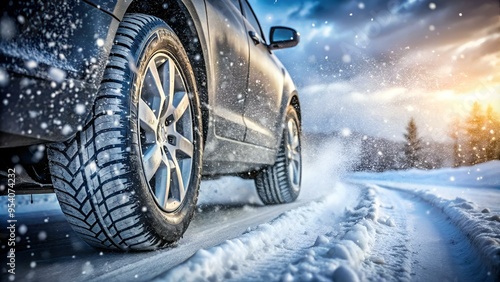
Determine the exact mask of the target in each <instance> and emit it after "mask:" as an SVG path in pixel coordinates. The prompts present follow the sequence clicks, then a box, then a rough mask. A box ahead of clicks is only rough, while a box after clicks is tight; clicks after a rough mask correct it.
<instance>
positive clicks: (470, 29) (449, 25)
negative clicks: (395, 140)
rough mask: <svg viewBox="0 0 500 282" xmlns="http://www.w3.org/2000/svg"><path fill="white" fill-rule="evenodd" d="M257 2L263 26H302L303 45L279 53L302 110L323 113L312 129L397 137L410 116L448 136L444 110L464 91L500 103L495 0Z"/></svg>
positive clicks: (457, 107) (450, 111)
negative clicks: (499, 100)
mask: <svg viewBox="0 0 500 282" xmlns="http://www.w3.org/2000/svg"><path fill="white" fill-rule="evenodd" d="M253 2H255V3H253V5H254V6H256V10H257V13H258V14H265V19H266V20H264V21H263V22H264V23H265V25H267V26H266V28H268V27H269V26H270V25H277V24H280V25H289V26H292V27H295V28H297V29H298V30H299V31H300V32H301V34H302V42H301V44H300V45H299V47H298V48H295V49H287V50H284V51H278V52H276V55H277V56H278V57H279V58H280V59H281V61H282V62H283V63H284V65H285V66H286V67H287V69H288V70H289V72H290V73H291V75H292V77H294V79H295V81H296V83H297V85H298V86H299V91H300V92H301V93H302V100H303V103H302V104H303V105H304V107H306V108H307V110H306V111H305V112H308V111H313V113H314V114H313V115H317V116H318V117H317V118H316V117H314V116H311V118H312V119H310V120H314V121H316V122H318V121H321V122H319V123H317V124H315V123H313V122H311V123H310V124H309V126H311V128H312V127H318V126H319V125H318V124H320V125H321V126H322V127H328V128H327V130H333V129H336V130H339V129H341V128H344V127H348V128H351V129H352V130H353V131H358V130H359V131H362V132H369V133H370V134H377V135H381V134H382V135H384V136H389V137H392V136H398V133H397V132H399V131H401V130H404V125H405V124H406V122H407V119H409V117H410V115H411V116H415V117H416V118H417V121H419V120H420V122H421V123H423V124H425V127H426V132H431V134H429V135H430V136H432V135H434V136H435V138H437V139H443V138H446V128H445V127H446V121H447V119H448V116H447V115H455V114H458V113H462V114H463V112H464V108H466V106H464V105H463V104H464V103H461V102H460V99H462V100H463V99H464V97H465V98H466V99H468V100H469V102H470V101H471V100H474V99H476V100H477V99H480V100H484V101H493V102H495V101H496V102H498V98H495V97H498V96H500V95H498V93H499V91H498V90H499V89H500V71H499V69H500V49H499V48H498V46H500V20H499V19H500V17H499V15H498V2H497V1H494V0H477V1H467V0H460V1H444V0H425V1H424V0H406V1H398V0H386V1H382V0H375V1H347V0H337V1H330V0H309V1H306V0H286V1H285V0H266V1H262V0H259V1H256V0H255V1H253ZM431 2H432V3H433V5H431V4H430V3H431ZM361 3H362V5H360V4H361ZM259 11H262V12H259ZM469 102H467V103H469ZM469 104H470V103H469ZM305 115H307V114H305ZM437 121H439V122H440V124H439V122H437ZM339 124H340V125H339ZM437 128H439V131H441V133H440V134H437V132H438V130H437ZM312 129H314V128H312Z"/></svg>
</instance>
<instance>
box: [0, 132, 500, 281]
mask: <svg viewBox="0 0 500 282" xmlns="http://www.w3.org/2000/svg"><path fill="white" fill-rule="evenodd" d="M346 152H349V151H348V150H346V148H345V144H343V143H342V142H336V141H329V142H327V143H326V144H324V145H317V146H311V147H309V151H308V152H307V154H306V155H305V156H304V159H305V162H306V165H305V167H306V168H311V167H312V168H314V169H306V170H305V171H304V179H303V191H302V193H301V195H300V196H299V198H298V200H297V201H296V202H294V203H292V204H289V205H278V206H264V205H263V204H262V203H261V202H260V200H259V198H258V196H257V194H256V192H255V188H254V186H253V181H250V180H242V179H239V178H236V177H224V178H221V179H218V180H211V181H203V182H202V185H201V191H200V198H199V203H198V204H199V205H198V211H197V213H196V215H195V217H194V219H193V222H192V224H191V226H190V227H189V228H188V230H187V232H186V234H185V236H184V238H182V239H181V240H180V241H179V242H178V243H177V244H175V245H173V246H172V247H170V248H167V249H163V250H160V251H157V252H154V253H150V254H148V253H139V254H130V253H129V254H110V253H103V252H100V251H95V250H93V249H91V248H88V247H85V246H82V243H81V242H80V241H79V239H78V238H77V237H76V234H73V233H71V231H70V228H69V227H62V228H63V229H62V230H65V229H64V228H67V229H66V230H65V231H62V232H63V233H61V231H60V229H59V228H61V226H63V225H66V226H67V224H66V223H65V222H64V221H63V220H64V218H63V217H62V215H60V216H58V215H56V214H60V213H61V211H60V209H59V207H58V204H57V199H56V198H55V196H54V195H34V197H33V201H34V204H31V203H30V196H29V195H17V196H16V204H17V207H16V212H17V213H18V217H19V219H20V222H22V224H21V225H20V226H19V227H18V232H19V233H18V235H19V236H20V237H21V238H23V239H22V240H24V238H26V237H28V236H29V237H30V238H35V240H36V241H38V242H40V241H43V242H46V244H47V247H43V246H33V247H32V248H31V249H30V250H28V251H27V252H33V253H35V256H36V259H29V260H27V261H26V266H21V265H20V266H19V267H20V268H22V267H25V268H27V269H29V273H30V275H31V276H30V277H44V279H45V278H50V277H52V276H51V274H50V273H53V272H54V271H56V270H57V269H58V267H59V265H60V264H58V263H57V262H62V261H64V262H65V270H64V273H63V274H61V276H60V277H59V278H60V279H65V278H67V277H70V276H68V275H73V276H71V277H77V278H75V279H76V280H78V281H84V280H86V279H92V280H96V281H104V280H107V279H110V278H111V279H112V280H113V279H115V280H116V279H120V280H135V279H136V278H137V279H142V280H151V279H156V281H178V280H186V279H188V280H190V281H196V280H201V281H206V280H210V281H220V280H228V281H241V280H245V281H332V280H334V281H335V280H336V281H365V280H375V281H387V280H389V281H391V280H403V281H406V280H415V279H417V280H422V281H428V280H455V279H459V280H467V281H475V280H486V281H488V280H494V279H495V277H500V273H498V270H499V269H500V256H499V254H500V240H499V238H498V234H500V205H499V203H500V184H499V180H498V176H497V175H498V171H500V162H498V161H493V162H489V163H484V164H480V165H476V166H473V167H460V168H444V169H439V170H432V171H424V170H408V171H387V172H383V173H365V172H357V173H348V174H347V173H346V169H347V168H348V165H346V164H348V163H349V159H350V158H349V156H348V155H347V154H349V153H346ZM4 200H5V197H2V199H1V201H2V202H0V203H1V204H5V203H4ZM47 210H52V211H53V214H51V215H50V216H39V217H38V218H36V217H35V218H33V217H34V216H36V213H33V212H38V211H47ZM28 214H29V216H28ZM24 215H26V217H24V218H23V216H24ZM49 217H50V222H48V220H49ZM61 220H62V221H61ZM33 221H37V222H39V223H38V224H40V226H41V227H37V226H36V225H33V223H32V222H33ZM44 224H46V225H44ZM50 226H56V227H54V228H57V230H56V229H51V228H50ZM58 233H61V234H69V238H68V235H66V237H64V238H62V237H63V236H59V235H56V234H58ZM59 237H61V238H59ZM56 238H57V240H56ZM59 240H60V241H61V242H59ZM77 243H80V245H78V244H77ZM40 244H41V243H40ZM60 244H62V245H72V244H76V245H75V246H79V247H78V248H80V250H84V253H85V254H84V255H80V253H78V249H71V250H68V251H59V248H60V246H61V245H60ZM40 248H42V249H40ZM56 249H57V250H58V251H56ZM40 250H43V252H42V251H40ZM44 252H49V253H53V254H55V255H53V256H52V257H51V259H50V261H47V260H46V259H44V258H43V257H40V255H39V253H44ZM59 252H63V254H64V255H63V256H60V257H58V256H57V254H58V253H59ZM75 252H76V253H75ZM19 255H20V257H21V256H24V257H30V256H29V253H27V254H23V253H22V251H21V253H20V254H19ZM70 257H74V258H73V259H69V258H70ZM32 265H34V266H35V267H33V266H32ZM103 265H106V267H103ZM111 266H112V269H113V270H112V271H110V268H109V267H111ZM42 272H43V273H45V274H43V273H42ZM27 273H28V272H27ZM75 275H76V276H75ZM127 277H128V278H127ZM26 278H27V279H28V278H29V277H28V276H26ZM28 280H29V279H28ZM55 280H57V279H55Z"/></svg>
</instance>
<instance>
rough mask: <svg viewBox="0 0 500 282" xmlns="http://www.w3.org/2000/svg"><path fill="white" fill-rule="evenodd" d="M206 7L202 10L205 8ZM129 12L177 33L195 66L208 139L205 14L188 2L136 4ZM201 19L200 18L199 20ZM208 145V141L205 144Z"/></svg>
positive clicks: (172, 1) (205, 133) (204, 135)
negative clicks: (157, 21) (156, 20)
mask: <svg viewBox="0 0 500 282" xmlns="http://www.w3.org/2000/svg"><path fill="white" fill-rule="evenodd" d="M204 7H205V6H204V4H203V9H204ZM126 13H143V14H147V15H151V16H155V17H158V18H160V19H162V20H164V21H165V22H166V23H167V24H168V25H169V26H170V27H171V28H172V29H173V30H174V32H175V33H176V34H177V36H178V37H179V39H180V41H181V42H182V45H183V46H184V48H185V50H186V53H187V55H188V57H189V61H190V62H191V65H192V66H193V71H194V74H195V78H196V86H197V88H198V94H199V99H200V104H201V112H202V126H203V131H202V136H203V140H206V136H207V133H208V124H209V107H208V105H209V98H208V97H209V95H208V69H207V65H209V63H208V62H207V53H206V51H207V39H206V36H205V30H206V27H204V26H205V25H206V24H205V23H204V22H202V19H201V18H203V19H204V15H199V14H198V12H197V9H196V7H195V6H194V4H193V3H191V2H189V1H175V0H168V1H161V0H155V1H133V2H132V3H131V4H130V6H128V8H127V10H126ZM200 17H201V18H200ZM204 143H205V142H204Z"/></svg>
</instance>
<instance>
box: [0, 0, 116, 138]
mask: <svg viewBox="0 0 500 282" xmlns="http://www.w3.org/2000/svg"><path fill="white" fill-rule="evenodd" d="M36 3H37V6H35V7H34V6H33V5H32V3H31V2H30V1H11V2H9V4H8V7H4V8H3V9H2V10H5V14H4V16H3V21H4V23H5V22H7V24H6V25H7V26H8V27H9V28H10V29H11V32H12V36H3V37H2V38H1V40H0V54H1V56H0V69H2V70H3V71H4V72H5V76H6V77H7V78H6V83H4V84H3V85H0V97H1V100H2V101H1V103H0V120H1V121H2V122H0V131H1V132H2V133H3V134H2V135H0V148H1V147H9V146H21V145H26V144H36V143H37V140H36V139H40V140H39V141H38V143H41V142H43V141H64V140H67V139H68V138H70V137H71V136H72V135H74V134H75V133H76V132H77V130H78V128H79V127H83V126H84V125H85V120H86V118H87V117H88V113H89V112H90V110H91V107H92V104H93V102H94V99H95V94H96V92H97V91H96V90H97V88H98V86H99V83H100V81H101V78H102V74H103V71H104V67H105V64H106V58H107V57H108V55H109V51H110V50H111V46H112V42H113V38H114V34H115V32H116V29H117V27H118V24H119V22H118V21H117V20H116V19H114V18H113V17H111V16H110V15H108V14H106V13H104V12H102V11H100V10H98V9H95V8H94V7H92V6H90V5H88V4H87V3H85V2H83V1H78V0H68V1H66V2H64V3H63V4H60V3H57V2H50V1H49V2H43V3H42V2H36ZM75 8H76V9H78V11H80V12H79V14H80V16H79V17H76V18H75V16H74V15H73V14H72V13H71V11H73V9H75ZM88 23H92V24H88ZM81 42H88V44H86V48H81ZM19 136H20V138H16V137H19ZM22 137H24V138H22ZM16 140H17V141H16Z"/></svg>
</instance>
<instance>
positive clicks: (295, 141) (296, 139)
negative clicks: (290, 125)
mask: <svg viewBox="0 0 500 282" xmlns="http://www.w3.org/2000/svg"><path fill="white" fill-rule="evenodd" d="M291 145H292V148H293V149H294V150H297V148H298V147H299V145H300V141H299V135H298V134H294V137H293V139H292V144H291Z"/></svg>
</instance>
